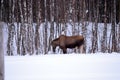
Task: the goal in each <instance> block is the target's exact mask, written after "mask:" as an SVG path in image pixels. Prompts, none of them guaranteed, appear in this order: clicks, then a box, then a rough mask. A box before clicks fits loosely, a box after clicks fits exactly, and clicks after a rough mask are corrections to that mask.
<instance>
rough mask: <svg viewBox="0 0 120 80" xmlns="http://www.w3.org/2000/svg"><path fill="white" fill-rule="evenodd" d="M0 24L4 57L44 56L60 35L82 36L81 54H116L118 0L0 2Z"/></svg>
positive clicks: (118, 44) (119, 25) (119, 40)
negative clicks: (3, 32)
mask: <svg viewBox="0 0 120 80" xmlns="http://www.w3.org/2000/svg"><path fill="white" fill-rule="evenodd" d="M0 21H2V22H5V23H6V25H7V28H6V29H7V35H8V36H7V39H6V40H7V43H6V44H5V45H6V55H10V56H11V55H14V54H17V55H26V54H29V55H33V54H35V55H39V54H48V53H49V52H50V51H52V48H51V45H50V43H51V41H52V40H53V39H55V38H57V37H58V36H59V35H61V34H64V35H83V36H84V38H85V43H84V45H85V46H84V53H97V52H102V53H112V52H117V53H120V0H0ZM74 51H75V50H71V51H70V52H71V53H72V52H74ZM58 52H61V50H60V49H59V48H58ZM61 53H62V52H61Z"/></svg>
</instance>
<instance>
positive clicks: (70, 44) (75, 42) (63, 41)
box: [51, 35, 84, 54]
mask: <svg viewBox="0 0 120 80" xmlns="http://www.w3.org/2000/svg"><path fill="white" fill-rule="evenodd" d="M83 44H84V37H83V36H80V35H77V36H65V35H60V36H59V37H58V38H56V39H54V40H53V41H52V42H51V45H52V48H53V52H55V49H56V47H57V46H59V47H60V48H61V49H62V50H63V53H64V54H65V53H67V48H71V49H72V48H76V47H77V48H80V49H81V52H83Z"/></svg>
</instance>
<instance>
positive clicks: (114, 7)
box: [111, 0, 117, 52]
mask: <svg viewBox="0 0 120 80" xmlns="http://www.w3.org/2000/svg"><path fill="white" fill-rule="evenodd" d="M112 11H113V12H112V29H111V30H112V52H116V45H117V44H116V35H115V34H116V30H115V29H116V0H113V7H112Z"/></svg>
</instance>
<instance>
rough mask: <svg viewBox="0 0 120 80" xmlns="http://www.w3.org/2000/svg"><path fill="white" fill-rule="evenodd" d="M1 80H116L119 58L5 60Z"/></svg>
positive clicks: (55, 56)
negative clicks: (2, 78)
mask: <svg viewBox="0 0 120 80" xmlns="http://www.w3.org/2000/svg"><path fill="white" fill-rule="evenodd" d="M5 80H120V54H119V53H118V54H117V53H112V54H107V53H105V54H103V53H99V54H97V53H96V54H50V55H39V56H5Z"/></svg>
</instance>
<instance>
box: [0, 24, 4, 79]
mask: <svg viewBox="0 0 120 80" xmlns="http://www.w3.org/2000/svg"><path fill="white" fill-rule="evenodd" d="M3 25H4V23H2V22H0V80H4V51H3V50H4V48H3Z"/></svg>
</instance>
